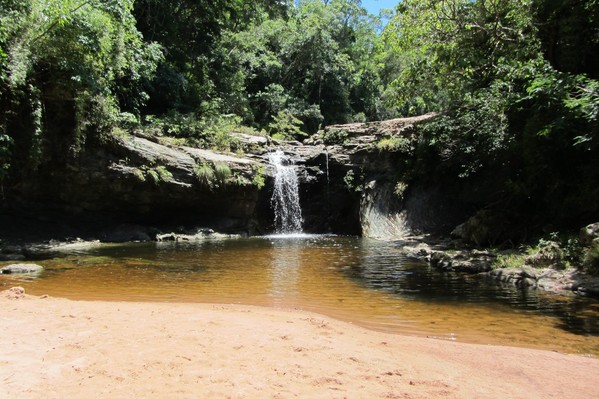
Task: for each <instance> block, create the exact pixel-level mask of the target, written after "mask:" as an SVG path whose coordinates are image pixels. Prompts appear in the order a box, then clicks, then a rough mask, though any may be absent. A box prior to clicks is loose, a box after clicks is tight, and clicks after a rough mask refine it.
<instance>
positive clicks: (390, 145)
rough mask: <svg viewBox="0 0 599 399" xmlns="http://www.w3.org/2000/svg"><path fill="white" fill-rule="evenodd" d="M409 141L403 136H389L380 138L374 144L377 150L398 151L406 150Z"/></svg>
mask: <svg viewBox="0 0 599 399" xmlns="http://www.w3.org/2000/svg"><path fill="white" fill-rule="evenodd" d="M409 147H410V142H409V141H408V140H407V139H405V138H403V137H389V138H386V139H382V140H381V141H379V142H378V143H377V144H376V148H377V149H378V150H379V151H381V152H382V151H388V152H398V151H408V150H409Z"/></svg>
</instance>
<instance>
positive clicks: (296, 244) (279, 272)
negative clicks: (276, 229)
mask: <svg viewBox="0 0 599 399" xmlns="http://www.w3.org/2000/svg"><path fill="white" fill-rule="evenodd" d="M271 243H272V248H273V251H272V256H273V257H272V267H271V268H270V275H271V281H272V283H271V284H272V285H271V290H270V292H269V295H270V296H271V297H272V298H273V300H274V304H275V305H283V304H285V303H288V302H289V301H295V300H297V298H298V295H299V286H298V282H299V276H300V268H301V247H302V246H303V245H302V241H301V239H300V238H281V237H277V238H273V239H272V241H271Z"/></svg>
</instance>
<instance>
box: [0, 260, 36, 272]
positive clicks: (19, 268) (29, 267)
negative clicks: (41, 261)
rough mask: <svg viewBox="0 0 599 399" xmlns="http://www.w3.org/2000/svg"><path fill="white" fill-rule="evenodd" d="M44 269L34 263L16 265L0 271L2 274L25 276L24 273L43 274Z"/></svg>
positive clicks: (5, 267)
mask: <svg viewBox="0 0 599 399" xmlns="http://www.w3.org/2000/svg"><path fill="white" fill-rule="evenodd" d="M42 270H44V268H43V267H42V266H40V265H36V264H34V263H15V264H13V265H8V266H4V267H3V268H2V269H0V273H2V274H24V273H32V274H34V273H41V271H42Z"/></svg>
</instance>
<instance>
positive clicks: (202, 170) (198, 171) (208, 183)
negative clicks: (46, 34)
mask: <svg viewBox="0 0 599 399" xmlns="http://www.w3.org/2000/svg"><path fill="white" fill-rule="evenodd" d="M193 172H194V174H195V175H196V178H197V179H198V181H199V182H200V184H201V185H203V186H205V187H212V186H213V185H214V181H215V174H214V169H212V166H211V165H210V164H208V163H201V164H199V165H198V166H196V168H195V169H194V171H193Z"/></svg>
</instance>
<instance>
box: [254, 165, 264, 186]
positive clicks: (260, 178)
mask: <svg viewBox="0 0 599 399" xmlns="http://www.w3.org/2000/svg"><path fill="white" fill-rule="evenodd" d="M252 171H253V174H252V184H253V185H255V186H256V187H257V188H258V189H259V190H260V189H262V188H263V187H264V186H265V185H266V177H265V171H264V167H263V166H262V165H260V166H252Z"/></svg>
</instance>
